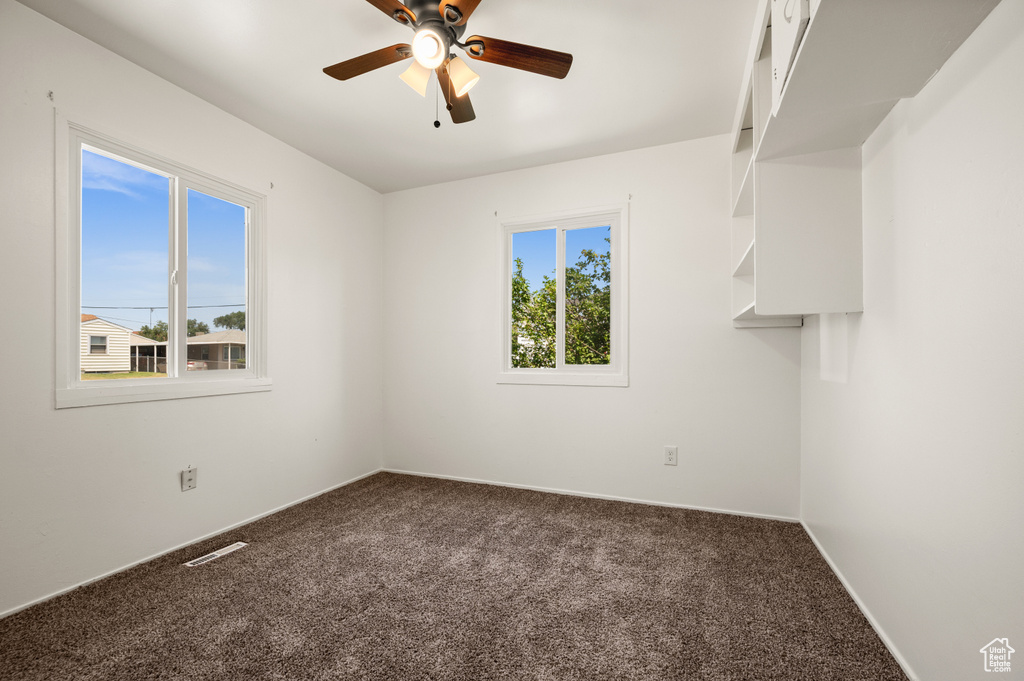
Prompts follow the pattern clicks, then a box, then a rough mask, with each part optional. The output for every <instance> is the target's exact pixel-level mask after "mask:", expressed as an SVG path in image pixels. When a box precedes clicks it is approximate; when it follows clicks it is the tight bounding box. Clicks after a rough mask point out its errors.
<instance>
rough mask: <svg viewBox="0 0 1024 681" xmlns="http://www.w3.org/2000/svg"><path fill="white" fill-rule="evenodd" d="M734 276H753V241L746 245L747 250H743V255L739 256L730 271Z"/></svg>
mask: <svg viewBox="0 0 1024 681" xmlns="http://www.w3.org/2000/svg"><path fill="white" fill-rule="evenodd" d="M732 276H734V277H752V276H754V242H753V241H751V242H750V245H749V246H747V250H746V251H744V252H743V257H742V258H740V261H739V263H738V264H737V265H736V268H735V269H734V270H733V271H732Z"/></svg>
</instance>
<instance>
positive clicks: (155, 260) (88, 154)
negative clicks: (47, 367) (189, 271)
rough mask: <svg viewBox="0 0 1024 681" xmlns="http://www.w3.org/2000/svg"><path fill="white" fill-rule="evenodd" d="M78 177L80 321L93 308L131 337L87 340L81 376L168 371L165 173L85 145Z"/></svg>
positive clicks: (167, 201) (129, 375)
mask: <svg viewBox="0 0 1024 681" xmlns="http://www.w3.org/2000/svg"><path fill="white" fill-rule="evenodd" d="M81 181H82V184H81V187H82V196H81V210H82V213H81V219H82V224H81V229H82V240H81V248H82V251H81V252H82V274H81V276H82V282H81V285H82V288H81V313H82V321H86V320H90V321H91V315H95V316H96V317H99V318H100V320H101V322H109V323H110V324H113V325H116V326H118V327H122V329H123V333H125V335H126V336H127V338H128V342H126V343H125V342H121V341H118V342H117V343H113V344H111V345H110V347H109V349H108V348H107V347H106V345H107V344H106V341H104V343H103V345H104V347H103V349H102V350H96V351H93V350H92V347H93V346H92V345H90V352H89V353H88V354H85V353H83V354H82V356H81V358H80V360H81V369H82V372H83V376H84V377H91V376H90V375H92V376H95V377H99V378H134V377H153V376H166V375H167V374H166V359H165V357H166V343H164V341H166V340H167V279H168V271H167V263H168V253H167V249H168V225H169V223H170V207H169V205H170V189H171V185H170V180H169V179H168V178H167V177H165V176H163V175H160V174H158V173H154V172H150V171H148V170H143V169H142V168H139V167H137V166H134V165H131V164H128V163H124V162H122V161H119V160H117V159H114V158H110V157H108V156H104V155H102V154H99V153H95V152H93V151H91V150H89V149H84V148H83V149H82V178H81ZM99 323H100V322H93V324H94V325H95V324H99ZM93 328H95V326H94V327H93ZM103 328H104V329H107V328H111V327H107V326H104V327H103ZM114 330H116V329H112V328H111V332H113V331H114ZM129 331H137V332H138V334H141V336H140V335H137V334H130V335H129V334H128V332H129ZM119 333H121V331H119ZM115 335H116V334H115ZM146 337H148V338H146ZM118 338H124V336H118ZM149 339H153V340H156V341H159V342H158V343H157V344H155V345H154V344H153V342H152V341H151V340H149ZM97 347H98V346H97ZM94 352H95V354H97V355H101V356H97V357H89V355H92V354H94ZM143 356H145V359H144V358H143Z"/></svg>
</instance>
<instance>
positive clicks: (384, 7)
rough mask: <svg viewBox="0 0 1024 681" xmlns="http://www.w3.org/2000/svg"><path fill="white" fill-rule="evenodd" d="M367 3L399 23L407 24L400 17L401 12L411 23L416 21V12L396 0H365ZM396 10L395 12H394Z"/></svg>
mask: <svg viewBox="0 0 1024 681" xmlns="http://www.w3.org/2000/svg"><path fill="white" fill-rule="evenodd" d="M366 1H367V2H368V3H370V4H371V5H373V6H374V7H376V8H377V9H379V10H380V11H381V12H384V14H387V15H388V16H389V17H391V18H392V19H394V20H395V21H397V22H398V23H400V24H408V23H409V22H407V21H405V20H404V19H402V18H401V15H402V14H405V15H406V16H408V17H409V20H410V21H411V22H412V23H416V13H415V12H413V11H412V10H411V9H409V8H408V7H406V6H405V5H403V4H402V3H400V2H398V0H366ZM396 12H397V14H396Z"/></svg>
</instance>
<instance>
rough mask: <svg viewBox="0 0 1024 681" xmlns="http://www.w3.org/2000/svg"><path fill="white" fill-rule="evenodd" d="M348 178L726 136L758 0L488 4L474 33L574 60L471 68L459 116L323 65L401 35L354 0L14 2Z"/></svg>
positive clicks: (391, 83)
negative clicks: (564, 65) (466, 112)
mask: <svg viewBox="0 0 1024 681" xmlns="http://www.w3.org/2000/svg"><path fill="white" fill-rule="evenodd" d="M20 1H21V2H22V3H23V4H25V5H27V6H28V7H31V8H32V9H34V10H36V11H38V12H40V13H42V14H44V15H46V16H48V17H50V18H51V19H54V20H55V21H57V22H59V23H61V24H63V25H65V26H67V27H68V28H70V29H72V30H74V31H76V32H78V33H80V34H82V35H84V36H86V37H87V38H89V39H91V40H93V41H95V42H97V43H99V44H101V45H103V46H104V47H106V48H108V49H110V50H112V51H113V52H116V53H118V54H120V55H122V56H124V57H126V58H128V59H130V60H131V61H133V62H135V63H137V64H139V65H140V66H142V67H144V68H146V69H148V70H149V71H152V72H153V73H156V74H157V75H159V76H162V77H163V78H165V79H167V80H169V81H171V82H172V83H175V84H176V85H178V86H180V87H182V88H184V89H186V90H188V91H190V92H192V93H194V94H196V95H198V96H199V97H202V98H203V99H205V100H207V101H209V102H211V103H213V104H214V105H216V106H218V107H220V108H222V109H224V110H225V111H227V112H229V113H231V114H233V115H235V116H237V117H238V118H241V119H242V120H245V121H248V122H249V123H251V124H252V125H254V126H256V127H258V128H260V129H262V130H265V131H266V132H268V133H270V134H271V135H273V136H275V137H277V138H278V139H281V140H283V141H284V142H287V143H288V144H290V145H292V146H294V147H296V148H298V149H300V150H302V151H304V152H306V153H307V154H309V155H310V156H313V157H315V158H317V159H319V160H321V161H323V162H324V163H326V164H328V165H330V166H332V167H334V168H336V169H338V170H339V171H341V172H343V173H345V174H346V175H348V176H350V177H353V178H355V179H357V180H359V181H360V182H363V183H364V184H366V185H368V186H370V187H372V188H374V189H376V190H378V191H380V192H390V191H396V190H401V189H407V188H410V187H419V186H425V185H431V184H436V183H438V182H446V181H449V180H456V179H463V178H467V177H475V176H479V175H486V174H489V173H494V172H500V171H505V170H513V169H517V168H525V167H530V166H536V165H541V164H546V163H554V162H558V161H566V160H571V159H577V158H585V157H589V156H596V155H599V154H607V153H612V152H617V151H624V150H627V149H637V148H642V147H648V146H654V145H658V144H667V143H670V142H678V141H683V140H688V139H696V138H699V137H706V136H709V135H715V134H719V133H724V132H727V131H728V130H729V128H730V126H731V124H732V119H733V115H734V113H735V108H736V99H737V96H738V94H739V88H740V79H741V78H742V75H743V74H742V72H743V60H744V58H745V57H746V52H747V48H748V46H749V42H750V34H751V31H752V27H753V21H754V10H755V6H756V4H757V1H758V0H657V1H656V0H546V1H545V0H483V2H481V4H480V6H479V8H478V9H477V10H476V12H475V13H474V14H473V16H472V17H471V18H470V21H469V23H468V31H467V34H466V35H467V36H468V35H471V34H477V35H484V36H489V37H494V38H502V39H505V40H511V41H515V42H522V43H526V44H530V45H536V46H539V47H546V48H549V49H553V50H558V51H562V52H569V53H571V54H572V55H573V56H574V61H573V66H572V70H571V71H570V73H569V75H568V77H566V79H565V80H555V79H551V78H546V77H544V76H538V75H535V74H532V73H527V72H524V71H518V70H516V69H510V68H506V67H502V66H497V65H495V64H486V63H482V62H473V61H471V60H469V59H467V61H468V62H470V65H471V66H472V67H473V68H474V70H476V71H477V73H479V74H480V76H481V80H480V83H479V84H478V85H477V86H476V88H475V89H474V90H473V92H472V94H471V97H472V101H473V107H474V109H475V110H476V115H477V119H476V120H475V121H471V122H469V123H464V124H462V125H453V124H452V122H451V119H450V118H449V117H448V115H447V112H446V111H445V110H444V100H443V98H442V99H441V112H440V113H441V128H440V129H435V128H434V125H433V123H434V118H435V115H434V112H435V97H434V92H433V90H436V87H435V88H433V89H432V90H430V91H429V92H428V96H427V98H426V99H424V98H421V97H420V96H419V95H418V94H416V93H415V92H413V91H412V90H411V89H410V88H409V87H408V86H406V85H405V84H404V83H402V82H401V81H400V80H399V79H398V75H399V74H400V73H401V72H402V71H403V70H404V69H405V68H406V66H407V63H404V64H403V63H397V64H392V65H390V66H387V67H384V68H382V69H379V70H377V71H372V72H370V73H367V74H364V75H362V76H359V77H357V78H355V79H352V80H349V81H345V82H342V81H338V80H335V79H333V78H330V77H328V76H326V75H324V73H323V72H322V71H321V69H323V67H325V66H329V65H331V64H334V63H337V62H340V61H344V60H346V59H349V58H351V57H355V56H357V55H360V54H363V53H365V52H370V51H373V50H376V49H379V48H381V47H386V46H388V45H392V44H394V43H401V42H408V41H409V40H410V38H411V36H412V32H411V31H410V30H409V29H408V28H406V27H403V26H401V25H399V24H397V23H396V22H394V21H392V20H391V19H390V18H389V17H388V16H386V15H385V14H383V13H382V12H381V11H379V10H378V9H376V8H375V7H374V6H373V5H371V4H369V3H368V2H366V1H365V0H287V1H286V0H144V1H141V0H20Z"/></svg>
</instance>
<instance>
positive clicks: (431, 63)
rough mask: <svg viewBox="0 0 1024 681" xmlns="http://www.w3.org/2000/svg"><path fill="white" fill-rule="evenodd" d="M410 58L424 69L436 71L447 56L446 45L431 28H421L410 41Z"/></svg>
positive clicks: (439, 35)
mask: <svg viewBox="0 0 1024 681" xmlns="http://www.w3.org/2000/svg"><path fill="white" fill-rule="evenodd" d="M412 56H413V57H415V58H416V61H418V62H419V63H420V65H422V66H423V68H426V69H436V68H437V67H438V66H440V65H441V63H442V62H443V61H444V59H445V57H447V56H448V43H447V42H446V41H445V39H444V38H443V37H442V35H441V34H440V33H439V32H438V31H437V30H435V29H433V28H421V29H420V30H419V31H417V32H416V36H415V37H414V38H413V39H412Z"/></svg>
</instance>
